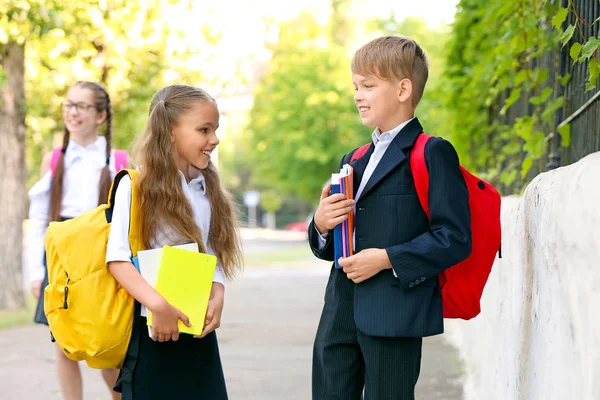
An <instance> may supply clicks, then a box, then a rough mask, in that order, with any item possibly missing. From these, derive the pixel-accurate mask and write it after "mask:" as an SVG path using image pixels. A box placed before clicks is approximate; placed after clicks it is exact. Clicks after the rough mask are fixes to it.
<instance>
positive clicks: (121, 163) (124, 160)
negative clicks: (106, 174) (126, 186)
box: [114, 149, 129, 172]
mask: <svg viewBox="0 0 600 400" xmlns="http://www.w3.org/2000/svg"><path fill="white" fill-rule="evenodd" d="M114 155H115V170H116V171H117V172H119V171H120V170H122V169H126V168H127V167H128V166H129V160H128V154H127V151H125V150H117V149H115V150H114Z"/></svg>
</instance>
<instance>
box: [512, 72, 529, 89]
mask: <svg viewBox="0 0 600 400" xmlns="http://www.w3.org/2000/svg"><path fill="white" fill-rule="evenodd" d="M526 79H527V70H526V69H522V70H520V71H519V72H517V75H516V76H515V86H520V85H521V83H523V82H525V80H526Z"/></svg>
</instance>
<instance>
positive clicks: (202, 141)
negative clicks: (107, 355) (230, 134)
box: [106, 85, 242, 400]
mask: <svg viewBox="0 0 600 400" xmlns="http://www.w3.org/2000/svg"><path fill="white" fill-rule="evenodd" d="M218 127H219V110H218V108H217V104H216V102H215V100H214V99H213V98H212V97H211V96H209V95H208V94H207V93H206V92H205V91H203V90H201V89H199V88H195V87H191V86H184V85H174V86H168V87H165V88H163V89H161V90H160V91H159V92H158V93H156V94H155V95H154V97H153V99H152V102H151V104H150V115H149V119H148V122H147V125H146V128H145V131H144V133H143V134H142V136H141V137H140V139H139V141H138V143H137V145H136V149H135V152H134V154H135V157H136V161H137V162H136V164H137V165H138V166H139V169H140V176H139V178H138V180H137V181H136V184H137V185H138V187H137V189H138V190H137V192H138V204H139V212H140V213H139V215H140V220H141V222H140V232H141V241H142V245H143V247H144V248H146V249H152V248H160V247H162V246H163V245H176V244H182V243H189V242H195V243H198V245H199V248H200V251H201V252H206V253H208V254H213V255H215V256H216V257H217V259H218V262H217V270H216V272H215V276H214V279H213V286H212V291H211V295H210V300H209V305H208V311H207V314H206V320H205V322H204V325H205V327H204V330H203V333H202V335H201V336H199V337H193V336H190V335H186V334H182V335H180V334H179V332H178V327H177V324H178V321H179V320H181V321H182V322H183V323H185V324H186V325H189V319H188V318H187V316H185V315H184V314H183V313H182V312H181V311H180V310H178V309H177V308H175V307H173V306H172V305H170V304H169V303H168V302H167V301H166V300H165V299H164V298H163V297H162V296H161V295H160V294H159V293H158V292H157V291H156V290H155V289H154V288H152V286H150V285H149V284H148V283H147V282H146V281H145V280H144V278H143V277H142V276H141V275H140V273H139V272H138V270H137V269H136V267H135V266H134V265H133V264H132V262H131V251H130V248H129V242H128V231H129V206H130V198H131V180H130V179H129V177H124V178H123V179H122V180H121V182H120V183H119V187H118V188H117V192H116V196H115V207H114V212H113V219H112V223H111V231H110V235H109V240H108V247H107V256H106V261H107V263H108V267H109V269H110V271H111V273H112V274H113V276H114V277H115V279H117V281H119V283H120V284H121V285H122V286H123V287H124V288H125V289H126V290H127V291H128V292H129V293H130V294H131V295H132V296H133V297H135V299H136V300H137V301H138V302H139V304H141V305H143V306H145V307H146V308H147V309H148V310H150V311H151V312H152V319H153V325H152V337H150V336H149V335H148V331H147V330H146V321H145V319H144V317H142V316H141V315H140V308H141V307H139V306H138V307H136V316H135V322H134V332H133V335H132V339H131V342H130V346H129V351H128V355H127V358H126V360H125V365H124V367H123V369H122V370H121V375H120V379H119V381H118V384H117V390H120V391H121V392H122V396H123V397H122V398H123V399H124V400H127V399H135V400H137V399H144V400H152V399H164V398H172V397H173V395H174V394H175V393H177V398H199V397H198V396H199V395H201V397H200V398H206V399H211V400H221V399H227V390H226V387H225V380H224V377H223V369H222V366H221V360H220V355H219V348H218V344H217V337H216V334H215V329H217V328H218V327H219V326H220V324H221V312H222V310H223V300H224V290H225V286H224V283H225V278H232V277H234V276H235V275H236V274H237V273H238V272H240V269H241V267H242V256H241V247H240V238H239V234H238V229H237V223H236V221H237V212H236V208H235V206H234V204H233V202H232V200H231V198H230V196H229V194H228V193H227V191H226V190H225V189H224V188H223V187H222V185H221V182H220V180H219V175H218V173H217V170H216V168H215V166H214V164H213V163H212V162H211V154H212V153H213V151H214V150H215V149H216V147H217V145H218V144H219V139H218V138H217V135H216V131H217V128H218Z"/></svg>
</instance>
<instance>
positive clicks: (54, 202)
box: [50, 81, 112, 221]
mask: <svg viewBox="0 0 600 400" xmlns="http://www.w3.org/2000/svg"><path fill="white" fill-rule="evenodd" d="M71 87H81V88H84V89H89V90H91V91H92V92H94V96H95V99H96V101H95V104H94V105H95V107H96V111H98V112H99V113H101V112H103V111H106V131H105V132H104V137H105V138H106V165H105V166H104V168H103V169H102V172H101V174H100V182H99V185H100V191H99V196H98V204H104V203H106V201H107V200H108V191H109V190H110V185H111V183H112V182H111V181H112V180H111V177H110V170H109V168H108V165H109V161H110V152H111V138H112V107H111V104H110V97H109V95H108V92H107V91H106V89H104V87H103V86H102V85H101V84H99V83H97V82H86V81H80V82H77V83H74V84H73V85H72V86H71ZM70 136H71V133H70V132H69V130H68V129H67V127H66V126H65V132H64V135H63V144H62V151H61V154H60V158H59V159H58V163H57V164H56V168H55V170H54V173H53V176H52V188H51V190H50V221H60V219H61V215H60V214H61V209H62V196H63V181H64V178H65V153H66V151H67V146H68V145H69V138H70Z"/></svg>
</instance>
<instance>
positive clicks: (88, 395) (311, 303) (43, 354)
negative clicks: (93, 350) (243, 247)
mask: <svg viewBox="0 0 600 400" xmlns="http://www.w3.org/2000/svg"><path fill="white" fill-rule="evenodd" d="M301 264H302V263H299V262H296V263H293V266H292V265H289V266H286V267H268V268H267V267H265V268H248V269H247V270H246V272H245V274H244V276H243V277H242V278H240V279H239V281H238V282H236V283H232V284H229V285H228V287H227V297H226V300H225V311H224V314H223V322H222V327H221V328H220V329H219V330H218V335H219V343H220V348H221V355H222V359H223V367H224V370H225V377H226V380H227V386H228V391H229V397H230V399H231V400H310V374H311V357H312V343H313V339H314V335H315V332H316V328H317V324H318V320H319V315H320V312H321V307H322V302H323V293H324V289H325V284H326V280H327V274H328V272H329V268H328V266H327V264H324V263H321V262H318V261H314V260H309V261H307V262H306V263H304V265H301ZM424 343H425V345H424V350H423V365H422V368H421V378H420V380H419V385H418V388H417V392H418V394H417V399H419V400H460V399H461V398H462V395H461V393H462V390H461V388H460V371H461V366H460V364H459V363H458V359H457V355H456V352H455V351H454V349H453V348H451V347H449V346H448V345H447V344H445V342H444V340H443V337H442V336H437V337H434V338H428V339H426V340H425V341H424ZM53 357H54V352H53V347H52V345H51V343H50V342H49V340H48V333H47V330H46V329H45V328H44V327H42V326H25V327H18V328H13V329H8V330H4V331H0V366H1V368H0V398H1V399H7V400H40V399H43V400H54V399H57V400H58V399H60V393H59V390H58V383H57V379H56V373H55V372H54V363H53ZM82 369H83V376H84V391H85V399H86V400H96V399H98V400H108V392H106V390H107V389H106V388H105V387H104V386H103V382H102V379H101V377H100V373H99V372H98V371H94V370H90V369H89V368H87V367H86V366H85V365H83V364H82ZM207 400H208V399H207Z"/></svg>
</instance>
